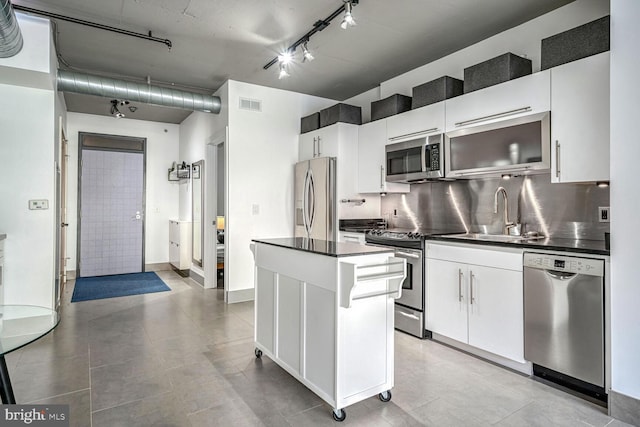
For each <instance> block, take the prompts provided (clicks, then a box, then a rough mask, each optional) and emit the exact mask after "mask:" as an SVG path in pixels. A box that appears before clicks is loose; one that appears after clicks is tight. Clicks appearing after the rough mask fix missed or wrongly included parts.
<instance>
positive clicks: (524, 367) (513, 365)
mask: <svg viewBox="0 0 640 427" xmlns="http://www.w3.org/2000/svg"><path fill="white" fill-rule="evenodd" d="M432 339H433V340H434V341H438V342H441V343H443V344H446V345H448V346H450V347H455V348H457V349H458V350H462V351H464V352H465V353H469V354H472V355H474V356H477V357H479V358H481V359H485V360H487V361H489V362H492V363H495V364H496V365H500V366H504V367H506V368H509V369H512V370H514V371H516V372H520V373H521V374H525V375H531V374H533V365H532V364H531V362H517V361H515V360H511V359H507V358H506V357H502V356H498V355H497V354H493V353H489V352H488V351H484V350H481V349H479V348H476V347H473V346H470V345H469V344H465V343H462V342H460V341H456V340H454V339H451V338H449V337H445V336H443V335H440V334H436V333H435V332H434V333H433V334H432Z"/></svg>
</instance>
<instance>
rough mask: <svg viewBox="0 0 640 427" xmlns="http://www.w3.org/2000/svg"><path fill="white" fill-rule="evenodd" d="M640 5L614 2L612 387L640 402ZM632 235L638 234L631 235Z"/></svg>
mask: <svg viewBox="0 0 640 427" xmlns="http://www.w3.org/2000/svg"><path fill="white" fill-rule="evenodd" d="M639 18H640V2H639V1H638V0H615V1H613V2H612V4H611V213H612V216H611V235H612V237H611V294H612V295H611V330H612V337H611V359H612V360H611V364H612V388H613V390H615V391H617V392H619V393H622V394H625V395H627V396H631V397H634V398H636V399H640V364H639V363H638V361H639V360H640V310H638V302H640V281H639V280H638V267H637V266H638V256H640V245H639V244H638V236H637V233H635V232H633V231H635V229H636V226H637V223H638V212H640V189H639V187H638V174H637V169H638V159H640V144H638V125H637V120H638V117H640V104H638V100H639V99H640V87H639V86H638V70H639V69H640V55H639V54H638V41H640V26H639V25H638V19H639ZM630 231H632V232H630Z"/></svg>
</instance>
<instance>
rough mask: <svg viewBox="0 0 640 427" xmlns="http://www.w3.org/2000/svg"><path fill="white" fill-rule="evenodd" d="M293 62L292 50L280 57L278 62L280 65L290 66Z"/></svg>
mask: <svg viewBox="0 0 640 427" xmlns="http://www.w3.org/2000/svg"><path fill="white" fill-rule="evenodd" d="M291 61H293V53H292V51H291V50H290V49H288V50H287V51H285V52H282V53H281V54H280V55H278V62H280V65H287V64H290V63H291Z"/></svg>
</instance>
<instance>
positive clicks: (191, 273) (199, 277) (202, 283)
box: [189, 270, 204, 286]
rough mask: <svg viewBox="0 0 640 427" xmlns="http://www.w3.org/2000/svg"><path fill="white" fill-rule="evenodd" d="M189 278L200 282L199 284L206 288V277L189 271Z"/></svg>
mask: <svg viewBox="0 0 640 427" xmlns="http://www.w3.org/2000/svg"><path fill="white" fill-rule="evenodd" d="M189 277H191V278H192V279H193V280H195V281H196V282H198V284H200V285H202V286H204V276H201V275H200V274H198V273H196V272H195V271H193V270H189Z"/></svg>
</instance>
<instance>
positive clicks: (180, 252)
mask: <svg viewBox="0 0 640 427" xmlns="http://www.w3.org/2000/svg"><path fill="white" fill-rule="evenodd" d="M169 262H170V263H171V265H172V266H174V267H175V268H177V269H178V270H188V269H190V268H191V221H176V220H169Z"/></svg>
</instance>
